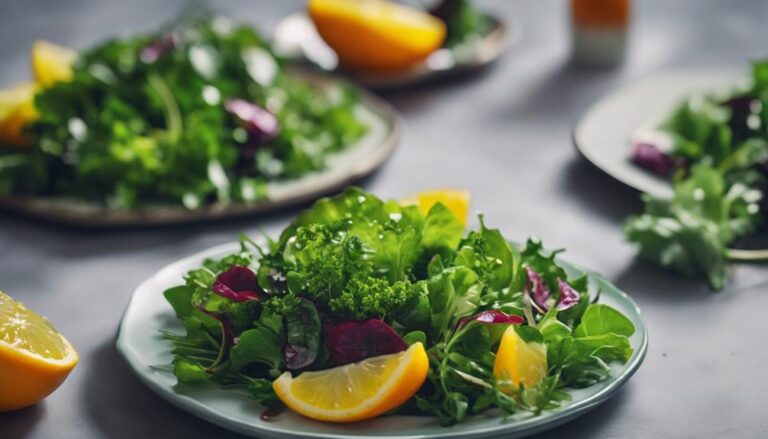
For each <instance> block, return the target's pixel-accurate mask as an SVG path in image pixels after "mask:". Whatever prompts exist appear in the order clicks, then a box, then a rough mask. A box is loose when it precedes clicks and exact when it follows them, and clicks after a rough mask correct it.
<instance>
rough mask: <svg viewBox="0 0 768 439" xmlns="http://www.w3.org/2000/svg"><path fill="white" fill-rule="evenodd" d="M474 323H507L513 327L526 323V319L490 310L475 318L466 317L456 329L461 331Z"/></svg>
mask: <svg viewBox="0 0 768 439" xmlns="http://www.w3.org/2000/svg"><path fill="white" fill-rule="evenodd" d="M472 321H475V322H478V323H490V324H494V323H495V324H499V323H506V324H511V325H520V324H522V323H523V322H525V319H524V318H522V317H520V316H518V315H515V314H506V313H503V312H501V311H498V310H489V311H483V312H480V313H477V314H475V315H473V316H469V317H464V318H463V319H461V320H459V323H458V324H456V329H457V330H459V329H461V328H463V327H464V326H466V325H467V324H468V323H469V322H472Z"/></svg>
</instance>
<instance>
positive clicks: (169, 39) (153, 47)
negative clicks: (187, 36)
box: [139, 32, 178, 64]
mask: <svg viewBox="0 0 768 439" xmlns="http://www.w3.org/2000/svg"><path fill="white" fill-rule="evenodd" d="M177 45H178V42H177V38H176V34H174V33H173V32H169V33H167V34H165V35H163V36H161V37H160V38H158V39H156V40H155V41H153V42H151V43H149V44H148V45H147V46H145V47H144V48H143V49H141V52H139V59H141V60H142V61H143V62H145V63H147V64H152V63H154V62H156V61H157V60H158V59H160V58H161V57H162V56H163V55H165V54H166V53H168V52H170V51H171V50H173V49H175V48H176V46H177Z"/></svg>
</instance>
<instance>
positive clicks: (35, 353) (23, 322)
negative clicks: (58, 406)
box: [0, 292, 79, 412]
mask: <svg viewBox="0 0 768 439" xmlns="http://www.w3.org/2000/svg"><path fill="white" fill-rule="evenodd" d="M78 360H79V358H78V356H77V353H76V352H75V350H74V348H73V347H72V345H71V344H70V343H69V341H67V339H65V338H64V337H63V336H62V335H61V334H59V333H58V332H56V330H55V329H54V328H53V326H51V324H50V323H48V321H47V320H46V319H45V318H43V317H41V316H40V315H38V314H36V313H34V312H33V311H30V310H29V309H27V308H26V307H25V306H24V305H23V304H22V303H19V302H15V301H14V300H13V299H11V298H10V297H9V296H7V295H5V294H3V293H2V292H0V389H2V391H1V392H0V412H2V411H8V410H15V409H19V408H23V407H26V406H29V405H32V404H35V403H36V402H38V401H40V400H42V399H43V398H45V397H46V396H48V395H49V394H50V393H51V392H53V391H54V390H56V389H57V388H58V387H59V385H61V383H62V382H63V381H64V379H65V378H66V377H67V375H69V372H70V371H71V370H72V369H73V368H74V367H75V365H76V364H77V362H78Z"/></svg>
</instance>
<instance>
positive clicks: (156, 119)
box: [0, 14, 367, 209]
mask: <svg viewBox="0 0 768 439" xmlns="http://www.w3.org/2000/svg"><path fill="white" fill-rule="evenodd" d="M64 68H70V67H67V66H65V67H64ZM71 69H72V75H71V78H70V79H68V80H62V81H58V82H56V83H54V84H53V85H51V86H49V87H40V89H39V90H38V91H37V93H36V96H35V100H34V107H35V110H36V111H35V112H36V116H35V117H34V118H33V120H31V121H29V123H27V124H26V125H25V129H24V133H25V135H26V136H27V139H28V140H29V144H28V145H27V148H26V149H24V150H18V149H16V150H13V149H6V150H5V151H4V152H3V151H2V148H0V169H2V172H0V196H9V195H14V196H21V195H25V196H51V197H68V198H77V199H84V200H87V201H91V202H95V203H99V204H103V205H107V206H109V207H112V208H118V209H130V208H136V207H142V206H146V205H154V204H169V205H183V206H185V207H187V208H189V209H196V208H198V207H202V206H207V205H210V204H216V203H218V204H226V203H229V202H244V203H253V202H257V201H259V200H261V199H263V198H266V197H268V194H267V193H266V182H268V181H276V180H288V179H296V178H299V177H301V176H303V175H306V174H308V173H311V172H314V171H319V170H322V169H324V167H325V166H326V161H327V158H328V156H329V155H331V154H333V153H336V152H339V151H341V150H343V149H344V148H346V147H348V146H350V145H351V144H353V143H354V141H355V140H357V139H359V138H360V137H361V136H362V135H363V134H364V133H365V131H366V129H367V128H366V126H365V124H364V123H363V122H362V121H361V120H360V119H359V118H358V115H357V113H356V105H357V103H358V99H357V96H356V95H355V93H354V92H353V90H352V89H349V88H342V89H341V91H340V92H339V91H338V90H337V92H336V93H328V92H325V91H323V90H320V89H318V88H316V87H314V86H313V85H311V84H310V83H309V82H307V81H306V80H305V79H302V78H301V77H300V76H298V75H295V74H293V73H291V72H289V71H288V70H287V69H286V67H285V66H284V65H283V62H282V61H281V60H280V59H278V58H276V57H275V56H274V55H273V53H272V51H271V49H270V47H269V46H268V44H267V42H266V41H265V40H264V39H263V38H262V37H261V35H259V34H258V33H257V32H256V31H255V30H254V29H252V28H250V27H247V26H234V25H232V24H231V23H229V22H228V21H227V20H225V19H223V18H221V17H210V16H207V15H204V16H200V15H199V14H198V15H195V16H192V17H184V18H182V19H180V20H179V21H178V22H177V23H175V24H173V25H171V26H168V27H167V28H165V29H163V30H161V31H158V32H156V33H151V34H147V35H141V36H136V37H132V38H128V39H123V40H118V39H115V40H111V41H107V42H105V43H103V44H100V45H99V46H97V47H94V48H92V49H90V50H87V51H84V52H82V53H79V54H78V55H77V59H76V61H75V62H74V64H73V65H72V66H71Z"/></svg>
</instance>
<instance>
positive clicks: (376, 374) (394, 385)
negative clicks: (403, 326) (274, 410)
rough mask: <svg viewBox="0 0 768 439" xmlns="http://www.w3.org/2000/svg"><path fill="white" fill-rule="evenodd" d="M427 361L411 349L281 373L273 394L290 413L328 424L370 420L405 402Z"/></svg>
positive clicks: (420, 350) (422, 352) (423, 375)
mask: <svg viewBox="0 0 768 439" xmlns="http://www.w3.org/2000/svg"><path fill="white" fill-rule="evenodd" d="M428 370H429V360H428V359H427V353H426V351H425V350H424V346H423V345H422V344H421V343H415V344H413V345H411V347H409V348H408V350H406V351H404V352H398V353H396V354H389V355H382V356H378V357H372V358H367V359H365V360H363V361H360V362H357V363H352V364H348V365H345V366H339V367H335V368H332V369H327V370H322V371H316V372H304V373H302V374H301V375H299V376H298V377H295V378H294V377H292V375H291V373H290V372H285V373H283V374H282V375H281V376H280V377H279V378H278V379H276V380H275V382H274V383H273V388H274V390H275V393H276V394H277V396H278V397H279V398H280V400H281V401H283V403H284V404H285V405H286V406H288V407H289V408H290V409H291V410H293V411H295V412H297V413H299V414H301V415H304V416H306V417H308V418H312V419H317V420H321V421H329V422H354V421H360V420H363V419H370V418H374V417H376V416H378V415H380V414H382V413H385V412H387V411H389V410H392V409H394V408H396V407H398V406H400V405H401V404H403V403H404V402H406V401H407V400H409V399H410V398H411V397H412V396H413V395H414V394H415V393H416V392H417V391H418V390H419V389H420V388H421V385H422V384H423V383H424V380H425V379H426V378H427V371H428Z"/></svg>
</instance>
